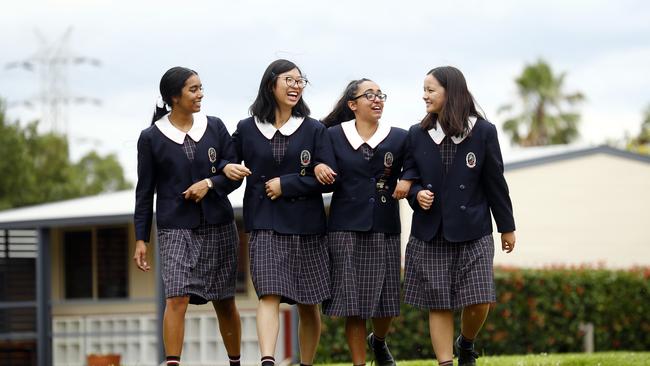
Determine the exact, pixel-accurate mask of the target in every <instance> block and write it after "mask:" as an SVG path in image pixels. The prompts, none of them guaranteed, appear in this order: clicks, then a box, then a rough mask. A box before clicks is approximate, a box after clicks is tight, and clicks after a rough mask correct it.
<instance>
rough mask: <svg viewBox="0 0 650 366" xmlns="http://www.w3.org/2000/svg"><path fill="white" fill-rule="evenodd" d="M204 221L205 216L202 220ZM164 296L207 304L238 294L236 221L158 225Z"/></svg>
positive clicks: (237, 237) (237, 236)
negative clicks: (170, 226) (192, 226)
mask: <svg viewBox="0 0 650 366" xmlns="http://www.w3.org/2000/svg"><path fill="white" fill-rule="evenodd" d="M202 221H203V220H202ZM158 243H159V245H160V256H161V258H162V268H161V272H162V277H163V283H164V285H165V296H166V297H176V296H190V303H192V304H204V303H206V302H207V301H211V300H221V299H226V298H229V297H233V296H235V281H236V278H237V253H238V247H239V235H238V234H237V227H236V226H235V223H234V222H231V223H227V224H221V225H212V224H206V223H205V222H203V223H202V224H201V225H200V226H199V227H198V228H196V229H158Z"/></svg>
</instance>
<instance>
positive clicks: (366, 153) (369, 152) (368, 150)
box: [361, 143, 375, 161]
mask: <svg viewBox="0 0 650 366" xmlns="http://www.w3.org/2000/svg"><path fill="white" fill-rule="evenodd" d="M361 153H362V154H363V158H364V159H365V160H366V161H370V159H372V157H373V156H374V155H375V150H373V149H372V147H370V145H368V144H366V143H364V144H363V145H361Z"/></svg>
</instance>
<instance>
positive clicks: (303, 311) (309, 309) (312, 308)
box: [298, 304, 320, 319]
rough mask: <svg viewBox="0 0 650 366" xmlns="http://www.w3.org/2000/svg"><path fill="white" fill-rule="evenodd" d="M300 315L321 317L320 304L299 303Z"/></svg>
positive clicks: (313, 317) (302, 316)
mask: <svg viewBox="0 0 650 366" xmlns="http://www.w3.org/2000/svg"><path fill="white" fill-rule="evenodd" d="M298 315H300V317H301V318H310V319H320V312H319V311H318V305H305V304H298Z"/></svg>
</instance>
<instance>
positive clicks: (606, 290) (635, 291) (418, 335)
mask: <svg viewBox="0 0 650 366" xmlns="http://www.w3.org/2000/svg"><path fill="white" fill-rule="evenodd" d="M649 279H650V268H634V269H631V270H606V269H599V268H596V269H594V268H586V267H581V268H549V269H536V270H532V269H513V268H497V269H495V282H496V288H497V303H496V304H495V305H493V306H492V308H491V310H490V315H489V316H488V319H487V321H486V322H485V325H484V327H483V330H482V331H481V332H480V333H479V337H478V340H477V342H476V346H477V351H478V352H480V353H483V354H486V355H498V354H525V353H540V352H548V353H557V352H580V351H582V347H583V346H582V344H583V343H582V342H583V337H584V333H583V331H582V330H581V328H580V325H581V324H583V323H592V324H593V325H594V345H595V349H596V350H597V351H609V350H631V351H634V350H636V351H641V350H648V349H650V311H649V310H650V281H649ZM455 318H456V334H458V329H459V328H458V325H459V324H458V320H459V318H460V316H459V314H457V315H456V317H455ZM368 325H369V326H370V322H368ZM369 331H370V330H369ZM389 345H390V348H391V351H392V352H393V355H394V356H395V357H396V358H397V359H401V360H407V359H423V358H433V357H434V355H433V351H432V349H431V341H430V338H429V326H428V313H427V312H426V311H422V310H419V309H415V308H412V307H410V306H407V305H402V314H401V316H400V317H399V318H397V319H395V320H394V322H393V326H392V329H391V333H390V334H389ZM317 360H318V362H337V361H338V362H341V361H349V360H350V355H349V352H348V347H347V343H346V340H345V334H344V320H343V319H332V318H328V317H327V316H323V331H322V336H321V342H320V346H319V349H318V354H317Z"/></svg>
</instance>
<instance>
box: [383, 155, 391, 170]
mask: <svg viewBox="0 0 650 366" xmlns="http://www.w3.org/2000/svg"><path fill="white" fill-rule="evenodd" d="M384 166H385V167H386V168H390V167H392V166H393V153H392V152H390V151H389V152H387V153H386V154H384Z"/></svg>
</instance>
